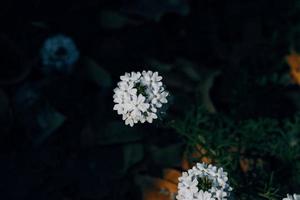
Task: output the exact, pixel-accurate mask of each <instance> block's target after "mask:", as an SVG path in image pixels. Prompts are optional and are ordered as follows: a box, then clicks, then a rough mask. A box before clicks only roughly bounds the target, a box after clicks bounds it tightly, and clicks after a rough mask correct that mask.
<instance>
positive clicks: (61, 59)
mask: <svg viewBox="0 0 300 200" xmlns="http://www.w3.org/2000/svg"><path fill="white" fill-rule="evenodd" d="M41 57H42V64H43V65H44V66H43V72H45V73H48V72H64V73H69V72H70V71H71V70H72V67H73V64H75V62H76V61H77V60H78V58H79V51H78V49H77V47H76V45H75V43H74V42H73V40H72V39H71V38H69V37H67V36H64V35H57V36H54V37H51V38H48V39H47V40H46V41H45V43H44V45H43V47H42V49H41Z"/></svg>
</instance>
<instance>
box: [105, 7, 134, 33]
mask: <svg viewBox="0 0 300 200" xmlns="http://www.w3.org/2000/svg"><path fill="white" fill-rule="evenodd" d="M135 23H136V22H135V21H133V20H131V19H129V18H127V16H125V15H122V14H120V13H117V12H115V11H111V10H104V11H102V12H101V13H100V24H101V26H102V27H103V28H106V29H119V28H122V27H124V26H126V25H127V24H135Z"/></svg>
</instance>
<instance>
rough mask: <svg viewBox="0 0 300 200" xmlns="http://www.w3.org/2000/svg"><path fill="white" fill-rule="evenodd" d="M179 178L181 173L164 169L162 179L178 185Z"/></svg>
mask: <svg viewBox="0 0 300 200" xmlns="http://www.w3.org/2000/svg"><path fill="white" fill-rule="evenodd" d="M180 176H181V173H180V172H179V171H177V170H175V169H164V179H165V180H167V181H170V182H172V183H174V184H176V185H177V184H178V178H179V177H180Z"/></svg>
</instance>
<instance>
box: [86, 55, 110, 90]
mask: <svg viewBox="0 0 300 200" xmlns="http://www.w3.org/2000/svg"><path fill="white" fill-rule="evenodd" d="M84 64H85V66H86V76H87V79H88V80H90V81H92V82H94V83H96V84H97V85H98V86H101V87H110V86H111V85H112V79H111V76H110V74H109V73H108V72H107V71H106V70H105V69H103V68H102V67H101V66H99V65H98V64H97V63H96V62H95V61H94V60H92V59H90V58H86V59H85V61H84Z"/></svg>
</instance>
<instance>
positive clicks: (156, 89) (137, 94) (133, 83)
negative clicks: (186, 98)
mask: <svg viewBox="0 0 300 200" xmlns="http://www.w3.org/2000/svg"><path fill="white" fill-rule="evenodd" d="M120 79H121V81H120V82H119V83H118V87H117V88H115V89H114V95H113V98H114V103H116V104H115V105H114V108H113V109H114V110H116V111H117V112H118V114H119V115H122V118H123V120H124V121H125V124H126V125H130V126H133V125H134V124H136V123H138V122H141V123H144V122H146V121H147V122H149V123H152V122H153V120H154V119H157V118H158V117H157V112H158V110H159V108H161V107H162V105H163V104H165V103H167V102H168V100H167V97H168V95H169V93H168V92H167V91H166V90H165V88H164V87H163V84H162V82H161V80H162V77H161V76H159V75H158V73H157V72H154V73H153V72H152V71H143V72H142V73H141V72H131V73H125V74H124V75H123V76H121V77H120Z"/></svg>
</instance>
